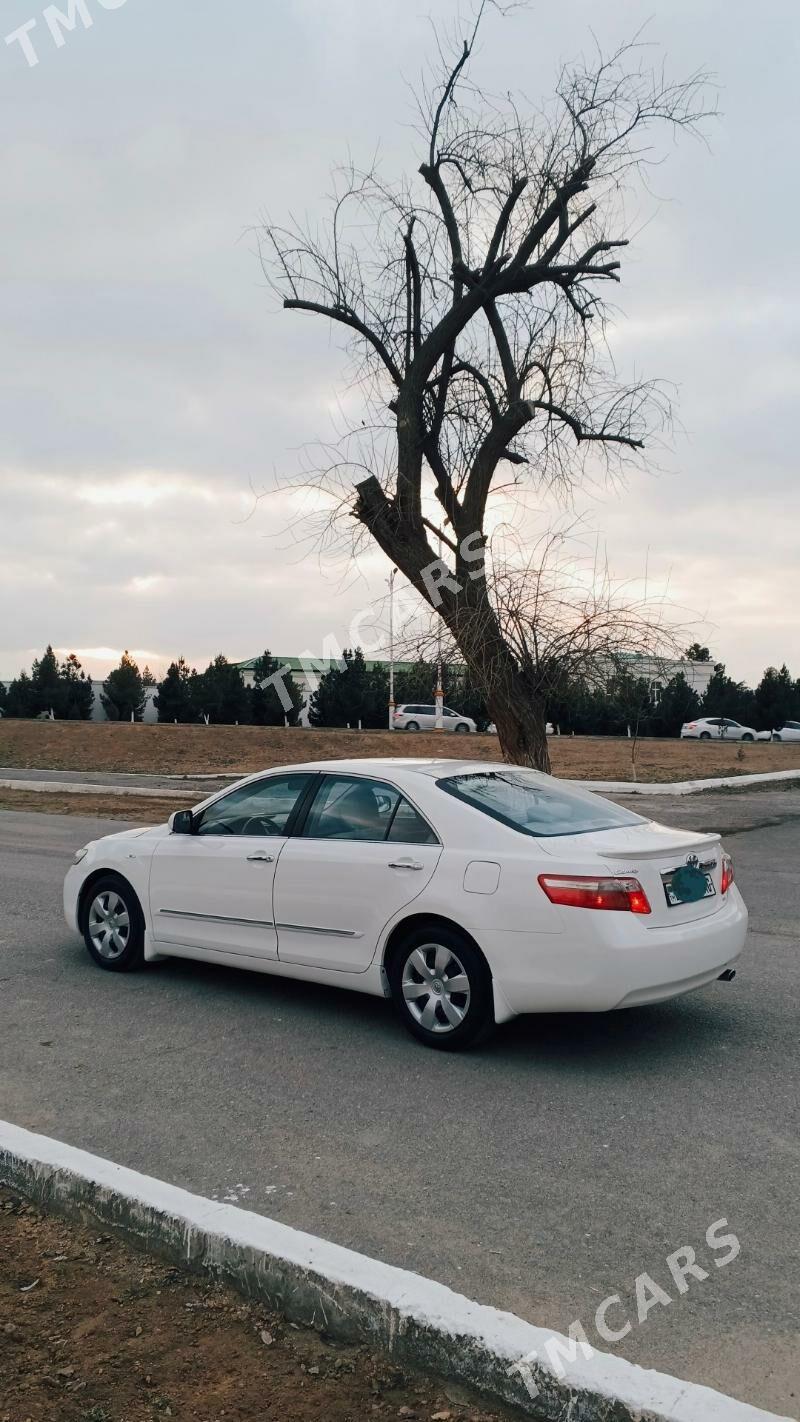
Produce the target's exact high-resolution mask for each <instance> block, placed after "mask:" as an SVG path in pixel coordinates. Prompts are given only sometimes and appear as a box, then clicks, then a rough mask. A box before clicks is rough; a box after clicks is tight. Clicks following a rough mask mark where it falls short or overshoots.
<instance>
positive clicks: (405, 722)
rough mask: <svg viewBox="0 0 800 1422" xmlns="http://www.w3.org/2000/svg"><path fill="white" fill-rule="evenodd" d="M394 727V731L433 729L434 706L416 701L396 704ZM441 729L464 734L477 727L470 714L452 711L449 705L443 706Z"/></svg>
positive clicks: (434, 723) (434, 721)
mask: <svg viewBox="0 0 800 1422" xmlns="http://www.w3.org/2000/svg"><path fill="white" fill-rule="evenodd" d="M394 729H395V730H396V731H435V730H436V707H435V706H425V705H419V704H417V703H415V704H414V705H413V706H412V705H409V704H405V705H403V706H396V707H395V712H394ZM442 729H443V730H445V731H459V732H461V733H462V734H466V733H467V732H468V731H477V729H478V727H477V726H476V724H475V722H474V721H473V719H472V717H471V716H462V714H461V712H460V711H453V710H451V708H450V707H449V706H443V707H442Z"/></svg>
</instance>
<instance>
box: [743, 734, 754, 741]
mask: <svg viewBox="0 0 800 1422" xmlns="http://www.w3.org/2000/svg"><path fill="white" fill-rule="evenodd" d="M742 740H743V741H754V740H755V736H750V735H747V736H742Z"/></svg>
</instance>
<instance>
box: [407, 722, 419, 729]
mask: <svg viewBox="0 0 800 1422" xmlns="http://www.w3.org/2000/svg"><path fill="white" fill-rule="evenodd" d="M406 730H407V731H418V730H419V722H418V721H406Z"/></svg>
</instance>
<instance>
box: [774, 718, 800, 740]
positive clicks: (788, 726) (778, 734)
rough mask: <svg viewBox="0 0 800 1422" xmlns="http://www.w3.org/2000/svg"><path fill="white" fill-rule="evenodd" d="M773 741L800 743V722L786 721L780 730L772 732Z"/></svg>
mask: <svg viewBox="0 0 800 1422" xmlns="http://www.w3.org/2000/svg"><path fill="white" fill-rule="evenodd" d="M772 739H773V741H800V721H784V723H783V725H782V726H781V728H780V730H778V731H773V732H772Z"/></svg>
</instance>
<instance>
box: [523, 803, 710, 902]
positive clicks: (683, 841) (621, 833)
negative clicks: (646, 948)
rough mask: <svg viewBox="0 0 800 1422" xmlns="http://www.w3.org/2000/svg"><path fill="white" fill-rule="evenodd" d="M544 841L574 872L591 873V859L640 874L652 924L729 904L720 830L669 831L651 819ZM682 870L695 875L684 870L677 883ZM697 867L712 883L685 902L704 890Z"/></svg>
mask: <svg viewBox="0 0 800 1422" xmlns="http://www.w3.org/2000/svg"><path fill="white" fill-rule="evenodd" d="M539 843H540V846H541V847H542V848H543V849H545V850H546V852H547V853H548V854H550V855H552V856H553V857H554V858H555V857H557V858H559V859H561V860H564V861H565V862H569V863H570V865H573V864H574V872H575V873H578V872H581V871H582V870H583V872H587V871H588V866H589V864H590V863H591V864H594V865H596V864H597V861H598V860H600V861H601V862H602V863H603V864H605V866H606V867H607V869H608V872H609V874H619V875H624V876H626V877H634V878H637V879H638V880H639V883H640V884H641V886H642V888H643V889H644V891H645V893H646V894H647V897H648V900H649V902H650V908H651V913H650V914H648V915H647V916H646V917H643V918H642V923H643V924H646V926H647V927H648V928H659V927H663V926H665V925H667V924H678V923H690V922H694V921H695V920H697V919H701V918H708V917H709V916H710V915H711V914H713V913H716V912H717V910H718V909H720V908H721V907H722V905H723V903H724V900H723V898H722V894H721V885H722V848H721V844H720V837H719V835H718V834H707V833H697V832H695V831H691V830H676V829H670V828H669V827H668V826H667V825H660V824H658V823H657V822H656V821H655V820H646V821H643V822H642V823H641V824H635V825H627V826H624V827H622V828H616V829H608V830H599V831H595V832H593V833H591V834H574V835H559V836H558V837H555V838H553V839H541V840H540V841H539ZM584 865H585V867H584ZM681 869H682V870H686V869H691V870H694V871H695V873H694V874H688V875H687V874H686V873H684V874H683V875H682V876H679V878H678V879H677V880H676V881H675V882H674V884H673V875H675V874H676V873H677V871H678V870H681ZM698 871H699V873H700V874H702V875H704V876H705V877H706V879H707V881H708V882H707V884H706V887H705V889H704V890H703V897H702V898H697V899H692V900H690V901H688V902H687V901H684V897H683V896H684V894H686V892H687V891H692V890H693V891H694V892H699V891H700V887H701V886H700V885H699V881H698V880H697V877H696V874H697V872H698Z"/></svg>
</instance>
